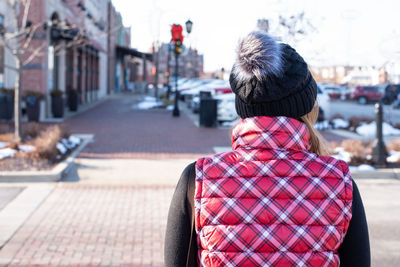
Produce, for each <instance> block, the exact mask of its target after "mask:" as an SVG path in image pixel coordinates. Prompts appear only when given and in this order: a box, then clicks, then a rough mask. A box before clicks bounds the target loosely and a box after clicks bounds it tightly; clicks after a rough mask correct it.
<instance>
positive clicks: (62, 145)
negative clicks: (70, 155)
mask: <svg viewBox="0 0 400 267" xmlns="http://www.w3.org/2000/svg"><path fill="white" fill-rule="evenodd" d="M80 143H81V139H80V138H78V137H76V136H73V135H71V136H70V137H69V138H68V139H66V138H63V139H61V141H60V142H58V143H57V145H56V147H57V149H58V151H59V152H60V153H61V154H63V155H64V154H65V153H67V151H68V150H71V149H73V148H74V147H76V146H78V145H79V144H80Z"/></svg>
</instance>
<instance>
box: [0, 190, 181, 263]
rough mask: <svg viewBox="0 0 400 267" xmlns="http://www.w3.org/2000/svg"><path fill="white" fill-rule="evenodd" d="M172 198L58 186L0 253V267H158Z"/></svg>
mask: <svg viewBox="0 0 400 267" xmlns="http://www.w3.org/2000/svg"><path fill="white" fill-rule="evenodd" d="M172 193H173V188H172V187H157V186H155V187H135V186H110V185H108V186H99V185H71V184H60V185H58V186H57V188H56V189H55V190H54V191H53V193H52V194H51V195H50V196H49V197H48V199H47V200H46V201H45V202H44V203H43V204H42V205H41V206H40V207H39V208H38V210H37V211H36V212H35V213H34V214H33V215H32V217H31V218H29V219H28V220H27V221H26V223H25V224H24V225H23V226H22V227H21V228H20V229H19V231H18V232H17V233H16V234H15V235H14V237H13V238H12V239H11V240H10V241H9V242H8V243H7V244H6V245H5V246H4V247H3V248H2V250H0V265H1V266H6V265H7V264H9V266H78V265H79V266H162V264H163V243H164V242H163V241H164V232H165V227H166V218H167V213H168V208H169V203H170V199H171V196H172Z"/></svg>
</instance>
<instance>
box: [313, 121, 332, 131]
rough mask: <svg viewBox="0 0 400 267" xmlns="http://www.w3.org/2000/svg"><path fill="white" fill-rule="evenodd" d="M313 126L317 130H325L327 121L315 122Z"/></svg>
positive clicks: (327, 125) (327, 124)
mask: <svg viewBox="0 0 400 267" xmlns="http://www.w3.org/2000/svg"><path fill="white" fill-rule="evenodd" d="M314 128H315V129H317V130H325V129H328V128H329V121H321V122H316V123H315V125H314Z"/></svg>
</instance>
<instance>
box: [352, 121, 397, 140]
mask: <svg viewBox="0 0 400 267" xmlns="http://www.w3.org/2000/svg"><path fill="white" fill-rule="evenodd" d="M382 131H383V135H400V129H396V128H394V127H393V126H392V125H390V124H389V123H387V122H384V123H383V124H382ZM356 132H357V133H358V134H359V135H362V136H368V137H374V136H375V135H376V122H374V121H373V122H371V123H369V124H363V125H361V126H359V127H358V128H357V129H356Z"/></svg>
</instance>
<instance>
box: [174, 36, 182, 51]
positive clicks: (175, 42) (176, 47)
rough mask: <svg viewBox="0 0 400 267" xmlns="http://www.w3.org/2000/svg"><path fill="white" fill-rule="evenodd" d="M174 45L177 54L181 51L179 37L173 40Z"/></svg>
mask: <svg viewBox="0 0 400 267" xmlns="http://www.w3.org/2000/svg"><path fill="white" fill-rule="evenodd" d="M174 45H175V50H174V52H175V54H177V55H179V54H181V53H182V42H181V40H179V39H176V40H174Z"/></svg>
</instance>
